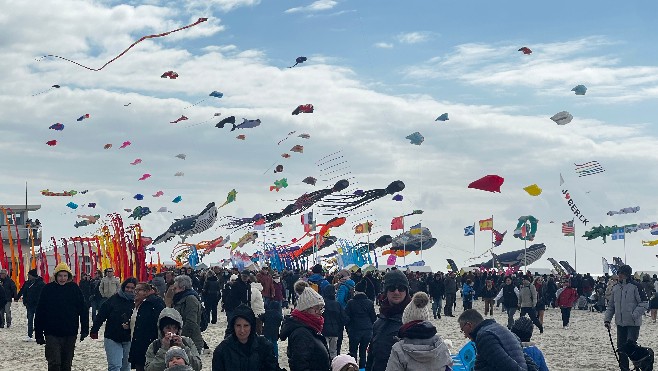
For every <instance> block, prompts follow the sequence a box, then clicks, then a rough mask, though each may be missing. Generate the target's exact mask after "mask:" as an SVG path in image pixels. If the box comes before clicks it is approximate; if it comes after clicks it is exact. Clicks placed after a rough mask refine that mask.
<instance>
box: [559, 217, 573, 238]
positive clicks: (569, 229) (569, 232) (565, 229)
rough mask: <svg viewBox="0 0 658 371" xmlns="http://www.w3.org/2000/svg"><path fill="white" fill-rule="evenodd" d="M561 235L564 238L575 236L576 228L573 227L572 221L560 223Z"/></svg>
mask: <svg viewBox="0 0 658 371" xmlns="http://www.w3.org/2000/svg"><path fill="white" fill-rule="evenodd" d="M562 233H564V235H565V236H573V235H575V234H576V228H575V227H574V226H573V220H569V221H568V222H565V223H562Z"/></svg>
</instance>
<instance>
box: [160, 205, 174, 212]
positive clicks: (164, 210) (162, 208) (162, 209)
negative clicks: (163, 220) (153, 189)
mask: <svg viewBox="0 0 658 371" xmlns="http://www.w3.org/2000/svg"><path fill="white" fill-rule="evenodd" d="M158 212H159V213H166V212H171V211H168V210H167V208H166V207H164V206H162V207H161V208H159V209H158Z"/></svg>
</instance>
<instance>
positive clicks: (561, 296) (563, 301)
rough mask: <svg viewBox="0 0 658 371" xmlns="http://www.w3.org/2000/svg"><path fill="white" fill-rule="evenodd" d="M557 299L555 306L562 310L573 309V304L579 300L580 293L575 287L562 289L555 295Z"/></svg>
mask: <svg viewBox="0 0 658 371" xmlns="http://www.w3.org/2000/svg"><path fill="white" fill-rule="evenodd" d="M555 295H556V296H557V298H556V299H555V305H557V306H558V307H560V308H571V307H573V303H575V302H576V300H578V291H576V289H574V288H573V287H567V288H564V287H563V288H561V289H559V290H557V292H556V293H555Z"/></svg>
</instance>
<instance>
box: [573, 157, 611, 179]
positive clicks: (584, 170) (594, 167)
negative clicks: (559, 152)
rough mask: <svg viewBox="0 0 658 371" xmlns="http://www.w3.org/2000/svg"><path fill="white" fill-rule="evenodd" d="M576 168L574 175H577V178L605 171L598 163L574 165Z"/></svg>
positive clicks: (590, 162)
mask: <svg viewBox="0 0 658 371" xmlns="http://www.w3.org/2000/svg"><path fill="white" fill-rule="evenodd" d="M574 165H575V166H576V168H575V170H576V174H578V177H579V178H580V177H583V176H588V175H594V174H598V173H602V172H604V171H605V169H604V168H603V166H601V164H600V163H599V162H598V161H589V162H586V163H584V164H580V165H579V164H574Z"/></svg>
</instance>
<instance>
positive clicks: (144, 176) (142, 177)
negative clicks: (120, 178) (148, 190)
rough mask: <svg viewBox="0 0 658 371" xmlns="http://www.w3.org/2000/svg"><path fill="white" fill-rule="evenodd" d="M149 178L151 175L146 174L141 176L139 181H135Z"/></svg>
mask: <svg viewBox="0 0 658 371" xmlns="http://www.w3.org/2000/svg"><path fill="white" fill-rule="evenodd" d="M150 177H151V174H148V173H146V174H142V176H141V177H139V179H137V180H146V179H148V178H150Z"/></svg>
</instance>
